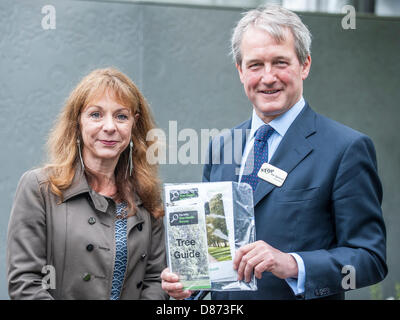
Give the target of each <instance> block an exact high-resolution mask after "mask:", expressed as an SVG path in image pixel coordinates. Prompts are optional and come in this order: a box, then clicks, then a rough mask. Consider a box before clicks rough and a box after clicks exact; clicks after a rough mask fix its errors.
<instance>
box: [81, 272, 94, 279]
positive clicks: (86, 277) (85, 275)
mask: <svg viewBox="0 0 400 320" xmlns="http://www.w3.org/2000/svg"><path fill="white" fill-rule="evenodd" d="M91 277H92V276H91V274H90V273H85V274H84V275H83V278H82V279H83V280H84V281H89V280H90V278H91Z"/></svg>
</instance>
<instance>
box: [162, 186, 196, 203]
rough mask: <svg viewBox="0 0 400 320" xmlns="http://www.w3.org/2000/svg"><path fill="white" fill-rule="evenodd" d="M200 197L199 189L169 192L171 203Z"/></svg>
mask: <svg viewBox="0 0 400 320" xmlns="http://www.w3.org/2000/svg"><path fill="white" fill-rule="evenodd" d="M198 196H199V190H198V189H197V188H192V189H184V190H171V191H170V192H169V198H170V201H171V202H175V201H180V200H186V199H192V198H197V197H198Z"/></svg>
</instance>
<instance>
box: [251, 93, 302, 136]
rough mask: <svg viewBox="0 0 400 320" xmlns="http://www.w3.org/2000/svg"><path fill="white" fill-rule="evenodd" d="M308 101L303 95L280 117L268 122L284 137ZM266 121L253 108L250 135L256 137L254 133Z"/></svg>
mask: <svg viewBox="0 0 400 320" xmlns="http://www.w3.org/2000/svg"><path fill="white" fill-rule="evenodd" d="M305 104H306V102H305V100H304V98H303V97H301V98H300V100H299V101H298V102H297V103H296V104H295V105H294V106H293V107H291V108H290V109H289V110H288V111H286V112H284V113H283V114H281V115H280V116H279V117H276V118H275V119H273V120H272V121H270V122H269V123H268V124H269V125H270V126H271V127H272V128H273V129H274V130H275V131H276V132H277V133H278V134H279V135H280V136H281V137H283V136H284V135H285V133H286V131H287V130H288V129H289V127H290V125H291V124H292V123H293V121H294V120H295V119H296V117H297V116H298V115H299V113H300V112H301V110H303V108H304V106H305ZM264 124H265V123H264V121H262V120H261V119H260V117H259V116H258V115H257V114H256V112H255V110H254V109H253V115H252V118H251V131H250V137H252V138H253V137H254V134H255V133H256V131H257V130H258V128H260V127H261V126H262V125H264Z"/></svg>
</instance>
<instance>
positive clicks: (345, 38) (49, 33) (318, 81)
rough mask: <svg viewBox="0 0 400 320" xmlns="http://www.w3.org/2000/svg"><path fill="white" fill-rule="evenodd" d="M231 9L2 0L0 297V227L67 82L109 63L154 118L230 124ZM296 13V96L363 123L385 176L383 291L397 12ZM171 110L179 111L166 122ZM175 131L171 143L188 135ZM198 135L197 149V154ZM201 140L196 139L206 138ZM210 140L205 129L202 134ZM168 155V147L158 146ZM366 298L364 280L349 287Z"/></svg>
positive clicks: (237, 88)
mask: <svg viewBox="0 0 400 320" xmlns="http://www.w3.org/2000/svg"><path fill="white" fill-rule="evenodd" d="M47 4H52V5H54V7H55V8H56V29H54V30H43V28H42V26H41V21H42V18H43V17H44V14H42V13H41V10H42V7H43V6H44V5H47ZM240 16H241V10H240V9H233V8H232V9H229V8H226V9H221V8H211V7H210V8H208V7H190V6H172V5H157V4H134V3H123V2H121V3H118V2H97V1H67V0H58V1H49V0H45V1H42V0H36V1H30V0H19V1H14V0H2V1H1V2H0V30H1V32H0V111H1V116H0V136H1V138H2V139H3V143H2V148H1V158H0V203H1V214H0V298H1V299H7V298H8V294H7V282H6V266H5V252H6V233H7V224H8V219H9V213H10V210H11V206H12V201H13V196H14V192H15V188H16V185H17V183H18V180H19V178H20V176H21V174H22V173H23V172H24V171H26V170H28V169H29V168H31V167H34V166H39V165H40V164H41V163H43V161H44V159H45V155H44V148H43V146H44V143H45V141H46V137H47V133H48V131H49V128H50V127H51V125H52V123H53V121H54V120H55V119H56V116H57V114H58V112H59V111H60V108H61V107H62V105H63V103H64V101H65V99H66V97H67V96H68V94H69V92H70V91H71V89H72V88H73V87H74V86H75V85H76V84H77V82H78V81H79V80H80V78H81V77H82V76H84V75H85V74H87V73H88V72H89V71H91V70H92V69H94V68H99V67H105V66H110V65H112V66H115V67H117V68H119V69H121V70H122V71H123V72H125V73H126V74H127V75H128V76H130V77H131V78H132V79H133V80H134V81H135V82H136V83H137V85H138V86H139V88H140V89H141V90H142V91H143V93H144V94H145V96H146V97H147V99H148V101H149V102H150V104H151V107H152V110H153V112H154V115H155V118H156V121H157V123H158V125H159V127H161V128H163V130H164V131H165V132H166V133H167V135H168V137H170V136H171V135H173V132H169V127H170V125H171V124H172V126H173V125H174V124H176V126H177V131H178V132H179V131H180V130H182V129H184V128H192V129H194V130H195V131H196V132H197V133H198V135H199V137H200V130H201V129H212V128H218V129H222V128H230V127H232V126H234V125H236V124H238V123H240V122H242V121H243V120H245V119H247V118H249V117H250V114H251V105H250V104H249V102H248V100H247V98H246V96H245V94H244V93H243V88H242V86H241V84H240V82H239V79H238V77H237V73H236V70H235V68H234V65H233V64H232V62H231V60H230V57H229V56H228V52H229V38H230V33H231V29H232V27H233V26H234V24H235V22H236V21H237V20H238V19H239V18H240ZM341 18H342V17H341V16H338V15H323V14H303V19H304V21H305V23H306V24H307V25H308V26H309V27H310V29H311V32H312V34H313V48H312V58H313V64H312V68H311V74H310V77H309V78H308V79H307V80H306V82H305V98H306V99H307V100H308V101H309V103H310V105H311V106H312V107H313V108H314V109H315V110H316V111H318V112H320V113H322V114H325V115H327V116H329V117H331V118H333V119H335V120H338V121H340V122H342V123H344V124H347V125H349V126H351V127H353V128H355V129H357V130H359V131H362V132H364V133H366V134H368V135H369V136H370V137H371V138H372V139H373V140H374V142H375V145H376V149H377V154H378V163H379V171H380V176H381V179H382V182H383V186H384V192H385V193H384V203H383V210H384V217H385V221H386V224H387V234H388V263H389V268H390V273H389V275H388V277H387V278H386V280H385V281H384V282H383V297H384V298H386V297H388V296H393V295H394V294H395V287H394V285H395V282H399V283H400V270H399V268H398V266H399V262H400V261H399V260H400V253H399V251H398V250H397V247H398V243H399V234H398V231H397V230H398V228H399V225H400V223H399V222H400V221H399V215H398V214H397V212H398V208H399V207H400V197H399V194H400V190H399V183H398V181H399V180H400V171H399V170H398V164H399V160H400V147H399V143H398V133H397V130H398V125H397V122H398V119H399V110H398V103H399V102H398V101H400V90H398V74H399V72H400V63H399V60H398V54H399V49H400V41H399V31H400V20H399V19H389V18H386V19H385V18H368V17H361V16H360V17H358V18H357V29H356V30H343V29H342V28H341ZM171 121H176V122H171ZM182 139H183V141H179V142H177V146H178V149H179V148H180V147H181V146H183V145H184V144H185V142H187V141H185V137H182ZM201 142H202V141H199V149H198V152H199V156H198V161H199V162H200V161H201ZM203 142H204V141H203ZM205 142H206V143H207V141H205ZM167 159H168V158H167ZM201 167H202V166H201V164H198V165H182V164H165V165H162V166H161V169H160V172H161V176H162V179H163V181H164V182H184V181H199V180H200V179H201ZM347 297H348V298H350V299H369V297H370V290H369V288H364V289H360V290H356V291H354V292H351V293H349V294H348V295H347Z"/></svg>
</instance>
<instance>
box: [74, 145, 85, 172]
mask: <svg viewBox="0 0 400 320" xmlns="http://www.w3.org/2000/svg"><path fill="white" fill-rule="evenodd" d="M76 143H77V144H78V153H79V158H80V159H81V165H82V170H85V165H84V164H83V159H82V154H81V140H80V139H79V138H78V139H76Z"/></svg>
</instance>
